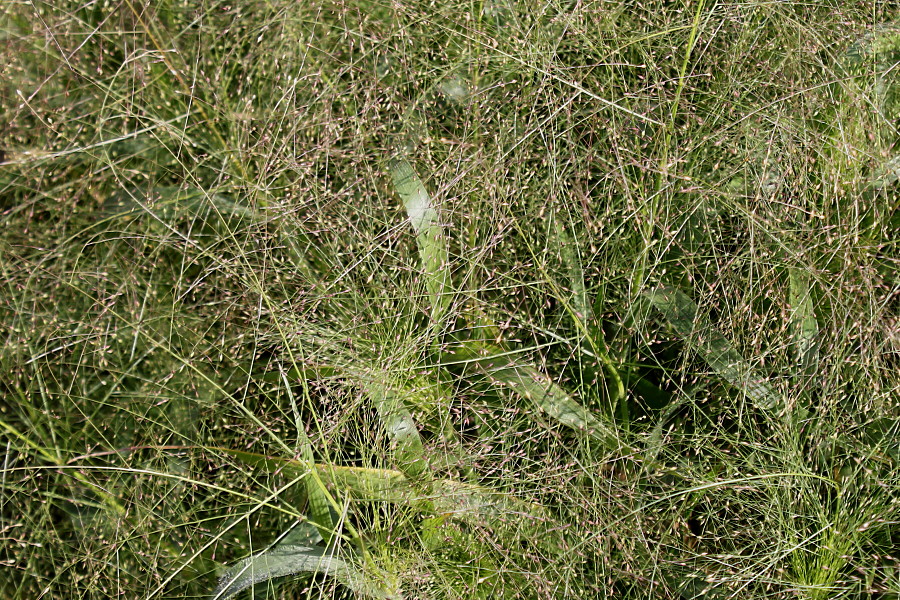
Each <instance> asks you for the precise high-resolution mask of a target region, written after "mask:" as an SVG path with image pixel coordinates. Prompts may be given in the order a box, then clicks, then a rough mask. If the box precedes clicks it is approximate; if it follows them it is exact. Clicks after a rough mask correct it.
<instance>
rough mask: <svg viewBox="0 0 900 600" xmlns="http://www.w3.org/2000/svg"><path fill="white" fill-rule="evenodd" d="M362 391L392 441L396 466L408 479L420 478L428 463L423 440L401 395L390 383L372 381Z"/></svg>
mask: <svg viewBox="0 0 900 600" xmlns="http://www.w3.org/2000/svg"><path fill="white" fill-rule="evenodd" d="M364 388H365V390H366V393H367V394H368V396H369V399H370V400H371V401H372V403H373V404H374V405H375V410H376V411H377V412H378V416H379V418H380V419H381V422H382V423H383V424H384V427H385V430H386V431H387V434H388V437H389V438H390V440H391V445H392V446H393V450H394V458H395V460H396V461H397V466H399V467H400V470H401V471H402V472H403V474H404V475H406V476H407V477H411V478H417V477H419V476H420V475H421V474H422V473H423V472H424V471H425V468H426V467H427V463H426V461H425V456H424V451H423V449H422V438H421V437H420V436H419V430H418V429H417V428H416V423H415V421H413V418H412V414H410V412H409V409H407V408H406V405H405V404H404V402H403V396H402V392H400V391H398V390H397V389H396V388H394V387H393V386H391V385H390V384H384V383H379V382H375V381H370V382H367V383H365V384H364Z"/></svg>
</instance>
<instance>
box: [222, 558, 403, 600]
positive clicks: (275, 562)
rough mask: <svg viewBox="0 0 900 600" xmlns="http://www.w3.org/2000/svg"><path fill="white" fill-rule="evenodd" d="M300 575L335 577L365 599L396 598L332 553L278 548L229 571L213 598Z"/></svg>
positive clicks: (245, 561) (223, 577)
mask: <svg viewBox="0 0 900 600" xmlns="http://www.w3.org/2000/svg"><path fill="white" fill-rule="evenodd" d="M302 573H306V574H309V575H313V574H317V573H318V574H322V575H327V576H330V577H334V578H335V579H336V580H337V581H339V582H340V583H342V584H343V585H345V586H347V587H348V588H349V589H351V590H353V591H354V592H356V593H357V594H359V595H360V596H365V597H368V598H398V597H399V593H398V592H397V590H395V589H394V590H392V589H388V586H387V585H385V582H383V581H382V582H376V581H375V580H374V579H373V578H370V577H368V576H367V575H366V573H365V572H363V570H361V569H360V568H359V567H358V566H356V564H354V562H351V561H346V560H344V559H342V558H340V557H338V556H336V555H335V554H334V550H332V549H327V548H322V547H318V546H295V545H291V544H280V545H278V546H277V547H275V548H273V549H271V550H268V551H265V552H261V553H259V554H256V555H253V556H250V557H247V558H245V559H243V560H241V561H240V562H238V563H237V564H235V565H234V566H232V567H231V568H229V569H228V570H227V571H226V572H225V573H224V575H222V577H221V578H220V580H219V584H218V586H217V587H216V589H215V591H214V592H213V595H212V598H213V600H227V599H228V598H231V597H232V596H235V595H236V594H238V593H240V592H241V591H243V590H245V589H247V588H248V587H250V586H252V585H255V584H257V583H260V582H263V581H268V580H270V579H275V578H278V577H285V576H288V575H298V574H302Z"/></svg>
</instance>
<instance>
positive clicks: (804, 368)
mask: <svg viewBox="0 0 900 600" xmlns="http://www.w3.org/2000/svg"><path fill="white" fill-rule="evenodd" d="M788 278H789V285H790V305H791V330H792V335H793V338H794V351H795V355H796V362H797V366H798V367H799V371H800V373H802V374H804V375H807V376H810V375H813V374H814V373H815V372H816V370H817V369H818V366H819V347H818V337H819V322H818V321H817V320H816V313H815V310H814V308H813V302H812V295H811V293H810V292H811V290H810V287H809V273H807V272H805V271H802V270H800V269H795V268H792V269H790V270H789V271H788Z"/></svg>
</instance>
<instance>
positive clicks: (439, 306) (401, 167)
mask: <svg viewBox="0 0 900 600" xmlns="http://www.w3.org/2000/svg"><path fill="white" fill-rule="evenodd" d="M390 171H391V175H392V176H393V178H394V187H395V188H396V189H397V193H398V194H399V195H400V198H401V200H403V206H404V208H405V209H406V214H407V216H408V217H409V222H410V224H411V225H412V227H413V231H415V233H416V243H417V245H418V247H419V258H420V259H421V261H422V270H423V271H424V273H425V290H426V292H427V293H428V299H429V302H430V303H431V322H432V331H433V332H434V333H438V332H440V330H441V329H442V327H443V321H444V319H445V317H446V314H447V309H448V307H449V306H450V296H451V287H450V267H449V260H448V257H449V252H448V250H447V241H446V239H445V237H444V232H443V225H442V224H441V222H440V218H439V215H438V211H437V209H436V208H435V205H434V201H433V200H432V199H431V196H429V195H428V191H427V190H426V189H425V185H424V184H423V183H422V180H421V179H419V176H418V175H416V172H415V171H414V170H413V168H412V166H411V165H410V164H409V162H407V161H406V160H405V159H402V158H399V159H394V160H393V161H391V164H390Z"/></svg>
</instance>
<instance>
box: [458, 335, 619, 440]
mask: <svg viewBox="0 0 900 600" xmlns="http://www.w3.org/2000/svg"><path fill="white" fill-rule="evenodd" d="M454 355H455V357H456V359H457V360H459V359H463V361H464V362H465V363H466V364H469V365H471V366H473V367H475V368H476V369H477V370H478V371H480V372H481V373H482V374H484V375H485V376H487V377H488V379H489V380H491V381H492V382H493V383H496V384H499V385H502V386H504V387H508V388H509V389H511V390H513V391H514V392H515V393H517V394H518V395H520V396H522V397H523V398H525V399H526V400H528V401H529V402H531V403H532V404H533V405H534V406H535V407H536V408H538V409H540V410H541V411H542V412H544V413H546V414H547V415H548V416H549V417H551V418H552V419H554V420H556V421H558V422H559V423H562V424H563V425H566V426H567V427H571V428H573V429H577V430H579V431H583V432H585V433H586V434H587V435H588V436H590V437H591V438H592V439H594V440H597V441H599V442H600V443H601V444H603V445H604V446H605V447H606V448H608V449H610V450H616V451H618V450H620V449H621V448H622V444H621V442H620V441H619V439H618V437H617V436H616V435H615V433H614V432H613V431H612V430H611V429H610V428H609V427H607V426H606V425H605V424H604V423H602V422H601V421H600V420H598V419H597V418H596V417H594V416H593V415H592V414H591V413H590V412H589V411H588V410H587V409H586V408H584V407H583V406H581V404H579V403H578V402H577V401H576V400H575V399H573V398H572V397H571V396H570V395H569V394H568V393H567V392H566V391H565V390H564V389H562V388H561V387H560V386H559V385H557V384H556V383H555V382H554V381H553V380H552V379H550V378H549V377H548V376H547V375H545V374H543V373H541V372H540V371H538V370H537V368H535V367H534V366H532V365H530V364H525V363H523V362H521V361H517V360H516V359H515V358H514V357H513V355H512V353H510V352H503V351H502V349H500V348H497V347H492V346H489V345H486V344H481V343H477V342H471V341H468V342H464V343H463V344H461V345H459V346H458V347H457V348H456V351H455V352H454Z"/></svg>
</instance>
